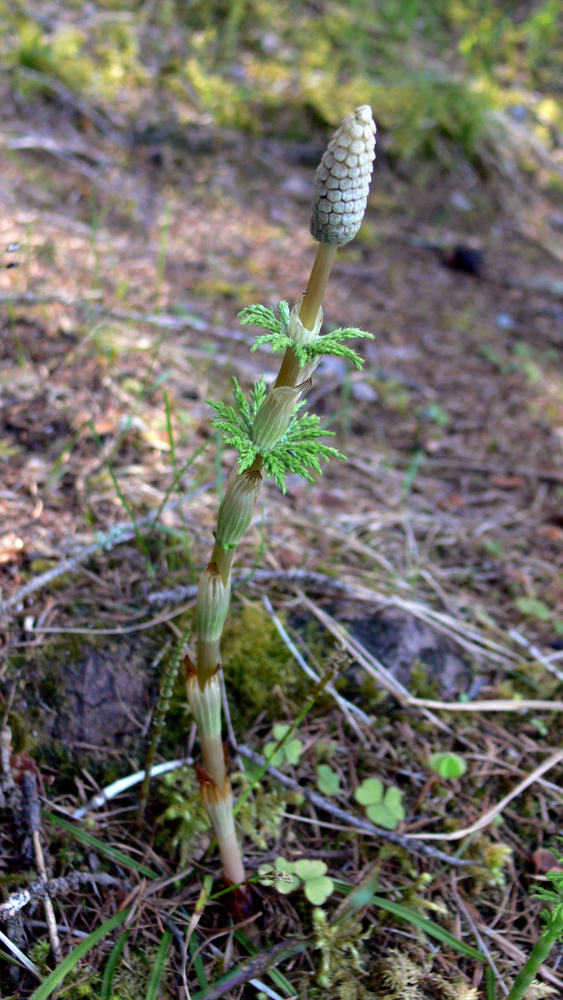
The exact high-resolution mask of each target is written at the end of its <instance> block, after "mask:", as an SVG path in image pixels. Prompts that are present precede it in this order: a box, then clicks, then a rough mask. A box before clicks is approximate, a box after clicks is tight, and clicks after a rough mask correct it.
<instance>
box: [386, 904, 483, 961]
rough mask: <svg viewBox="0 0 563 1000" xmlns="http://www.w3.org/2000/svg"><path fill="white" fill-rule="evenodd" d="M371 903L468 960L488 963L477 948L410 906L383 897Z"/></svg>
mask: <svg viewBox="0 0 563 1000" xmlns="http://www.w3.org/2000/svg"><path fill="white" fill-rule="evenodd" d="M371 902H372V905H373V906H377V907H379V909H380V910H387V912H388V913H392V914H393V915H394V916H395V917H399V920H404V921H406V923H408V924H414V926H415V927H418V928H419V930H421V931H424V933H425V934H428V936H429V937H434V938H437V939H438V941H441V942H442V944H446V945H447V946H448V947H449V948H453V950H454V951H459V953H460V954H461V955H465V956H466V958H474V959H476V960H477V961H478V962H483V961H484V962H486V961H487V957H486V955H484V954H483V952H482V951H477V948H473V947H472V946H471V945H470V944H465V941H460V940H459V939H458V938H456V937H454V935H453V934H450V932H449V931H447V930H445V928H444V927H440V925H439V924H436V923H434V921H433V920H429V919H428V917H423V916H421V914H420V913H417V912H416V910H411V909H410V908H409V907H408V906H402V905H401V903H392V902H391V900H389V899H383V897H382V896H372V899H371Z"/></svg>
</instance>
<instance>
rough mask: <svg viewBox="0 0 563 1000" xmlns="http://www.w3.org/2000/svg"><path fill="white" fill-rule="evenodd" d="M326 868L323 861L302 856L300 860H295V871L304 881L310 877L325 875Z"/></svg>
mask: <svg viewBox="0 0 563 1000" xmlns="http://www.w3.org/2000/svg"><path fill="white" fill-rule="evenodd" d="M327 870H328V869H327V866H326V865H325V863H324V861H315V860H314V859H310V858H302V859H301V860H300V861H296V862H295V871H296V873H297V875H298V876H299V878H301V879H303V881H304V882H308V881H309V880H310V879H316V878H321V876H322V875H326V873H327Z"/></svg>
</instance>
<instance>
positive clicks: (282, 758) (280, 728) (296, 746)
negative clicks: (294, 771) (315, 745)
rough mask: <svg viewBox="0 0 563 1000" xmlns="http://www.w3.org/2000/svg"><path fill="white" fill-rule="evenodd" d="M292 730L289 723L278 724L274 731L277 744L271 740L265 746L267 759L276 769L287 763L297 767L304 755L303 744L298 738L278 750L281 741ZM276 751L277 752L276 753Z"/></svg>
mask: <svg viewBox="0 0 563 1000" xmlns="http://www.w3.org/2000/svg"><path fill="white" fill-rule="evenodd" d="M290 729H291V724H290V723H289V722H277V723H276V725H275V726H274V727H273V730H272V731H273V735H274V740H275V742H274V741H272V740H270V741H269V742H268V743H266V745H265V746H264V754H265V756H266V759H268V760H269V762H270V764H273V765H274V767H279V766H280V764H283V763H285V762H286V761H287V762H288V763H289V764H294V765H295V764H297V763H298V762H299V758H300V757H301V754H302V753H303V744H302V742H301V740H298V739H297V738H294V739H291V740H288V741H287V743H284V744H283V746H281V747H280V748H279V750H276V746H277V745H278V743H279V742H280V740H283V738H284V737H285V736H287V734H288V732H289V730H290ZM274 751H276V752H275V753H274ZM271 754H273V757H271Z"/></svg>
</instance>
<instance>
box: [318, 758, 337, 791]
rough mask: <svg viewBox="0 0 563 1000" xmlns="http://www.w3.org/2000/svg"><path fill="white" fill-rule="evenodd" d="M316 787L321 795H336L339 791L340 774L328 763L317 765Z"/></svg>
mask: <svg viewBox="0 0 563 1000" xmlns="http://www.w3.org/2000/svg"><path fill="white" fill-rule="evenodd" d="M317 775H318V778H317V788H318V789H319V792H322V794H323V795H337V794H338V792H339V791H340V775H338V774H337V773H336V771H333V770H332V768H331V767H329V765H328V764H318V765H317Z"/></svg>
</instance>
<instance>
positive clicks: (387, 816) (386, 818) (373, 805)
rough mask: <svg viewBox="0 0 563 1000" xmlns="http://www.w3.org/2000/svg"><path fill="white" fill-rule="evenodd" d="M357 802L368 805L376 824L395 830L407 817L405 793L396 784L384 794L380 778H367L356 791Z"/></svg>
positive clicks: (367, 807)
mask: <svg viewBox="0 0 563 1000" xmlns="http://www.w3.org/2000/svg"><path fill="white" fill-rule="evenodd" d="M354 798H355V799H356V802H359V803H360V804H361V805H363V806H365V807H366V814H367V816H368V817H369V819H370V820H371V821H372V823H375V824H376V826H382V827H383V828H384V829H385V830H394V829H395V828H396V827H397V826H398V825H399V823H401V821H402V820H404V818H405V810H404V808H403V805H402V801H401V800H402V798H403V793H402V792H401V791H400V789H399V788H396V787H395V786H394V785H392V786H391V788H388V789H387V790H386V792H385V794H384V792H383V783H382V782H381V781H380V780H379V778H365V779H364V781H362V783H361V785H360V787H359V788H357V789H356V791H355V792H354Z"/></svg>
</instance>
